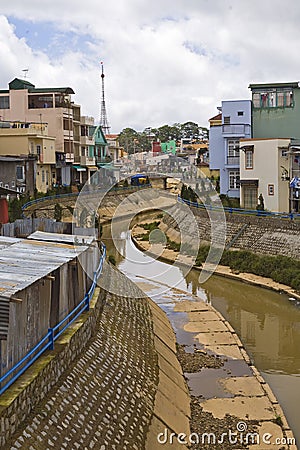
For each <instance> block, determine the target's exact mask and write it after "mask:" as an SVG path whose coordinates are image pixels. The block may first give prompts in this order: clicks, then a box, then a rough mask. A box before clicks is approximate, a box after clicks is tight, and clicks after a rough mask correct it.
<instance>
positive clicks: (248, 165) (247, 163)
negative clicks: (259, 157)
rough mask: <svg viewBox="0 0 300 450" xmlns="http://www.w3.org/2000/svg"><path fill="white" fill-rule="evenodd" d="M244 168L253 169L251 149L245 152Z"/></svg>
mask: <svg viewBox="0 0 300 450" xmlns="http://www.w3.org/2000/svg"><path fill="white" fill-rule="evenodd" d="M245 169H253V150H246V152H245Z"/></svg>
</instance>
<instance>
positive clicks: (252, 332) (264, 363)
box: [104, 231, 300, 443]
mask: <svg viewBox="0 0 300 450" xmlns="http://www.w3.org/2000/svg"><path fill="white" fill-rule="evenodd" d="M104 234H105V232H104ZM106 237H108V240H107V241H106V243H107V246H108V254H114V256H115V258H116V261H117V265H118V266H119V268H120V270H122V271H123V272H124V273H125V274H126V275H128V276H130V278H132V279H133V280H134V281H136V282H138V283H143V288H145V290H147V284H148V291H149V292H147V293H148V294H149V295H150V296H151V297H152V298H153V299H154V300H155V301H156V302H157V303H158V304H160V306H161V307H162V309H164V310H165V312H166V313H169V315H170V313H171V311H172V309H173V306H174V296H176V297H177V299H176V300H177V301H178V299H179V298H180V297H182V298H184V297H185V294H184V293H182V292H180V291H178V292H177V291H176V289H180V290H184V291H186V292H190V293H193V294H196V295H198V296H199V297H200V298H202V299H203V301H206V302H209V303H211V304H212V305H213V306H214V307H215V308H216V309H217V310H219V311H220V312H221V313H222V315H223V316H224V317H225V318H226V319H227V320H228V321H229V322H230V323H231V325H232V326H233V328H234V329H235V330H236V332H237V334H238V335H239V337H240V339H241V340H242V342H243V344H244V345H245V347H246V349H247V351H248V354H249V355H250V357H251V358H252V359H253V362H254V364H255V365H256V367H257V368H258V369H259V370H260V372H261V373H262V375H263V376H264V378H265V379H266V381H267V382H268V383H269V385H270V386H271V388H272V390H273V392H274V393H275V395H276V396H277V398H278V400H279V403H280V404H281V406H282V408H283V409H284V412H285V414H286V417H287V419H288V422H289V424H290V426H291V427H292V429H293V431H294V435H295V437H296V440H297V442H298V443H300V305H299V304H297V302H292V301H290V300H289V299H288V297H287V296H285V295H282V294H278V293H276V292H273V291H271V290H268V289H262V288H258V287H255V286H251V285H248V284H245V283H242V282H238V281H235V280H229V279H226V278H223V277H220V276H212V277H211V278H210V279H209V280H208V281H207V282H206V283H205V284H204V285H199V283H198V276H199V272H197V271H194V270H192V271H191V272H190V273H189V274H188V275H184V274H183V273H182V271H181V270H180V268H178V267H175V266H170V265H168V264H165V263H162V262H160V261H155V260H153V259H152V258H151V257H148V256H146V255H144V254H143V253H142V252H140V251H139V250H137V249H136V248H135V247H134V245H133V244H132V243H131V241H130V235H129V234H127V235H125V234H123V235H121V236H120V238H121V240H122V255H120V254H118V253H116V251H115V249H113V247H112V244H111V240H110V239H109V232H108V231H107V234H106ZM170 287H171V288H173V289H172V290H171V291H170ZM176 320H177V321H178V323H175V324H173V326H175V327H176V335H177V339H178V340H179V341H180V342H181V343H188V344H191V342H189V341H188V340H191V336H190V333H186V332H184V331H183V330H182V326H181V322H182V323H184V322H185V320H186V318H185V317H184V313H183V314H182V315H178V316H177V319H176ZM188 335H189V336H188ZM195 389H196V387H195Z"/></svg>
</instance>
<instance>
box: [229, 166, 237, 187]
mask: <svg viewBox="0 0 300 450" xmlns="http://www.w3.org/2000/svg"><path fill="white" fill-rule="evenodd" d="M239 187H240V172H239V170H231V171H230V172H229V189H238V188H239Z"/></svg>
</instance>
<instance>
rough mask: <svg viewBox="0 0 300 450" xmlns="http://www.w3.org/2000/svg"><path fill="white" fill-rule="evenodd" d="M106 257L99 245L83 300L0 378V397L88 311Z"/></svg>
mask: <svg viewBox="0 0 300 450" xmlns="http://www.w3.org/2000/svg"><path fill="white" fill-rule="evenodd" d="M105 257H106V247H105V245H104V244H101V257H100V261H99V265H98V267H97V269H96V271H95V272H94V277H93V282H92V284H91V287H90V288H89V290H88V292H87V293H86V294H85V296H84V298H83V300H81V302H80V303H79V304H78V305H77V306H76V307H75V308H74V309H73V310H72V311H71V312H70V313H69V314H68V315H67V316H66V317H64V318H63V319H62V320H61V321H60V322H59V323H58V324H56V325H55V326H54V327H53V328H49V329H48V333H47V334H46V335H45V336H44V337H43V338H42V339H41V340H40V341H39V342H38V343H37V344H36V345H35V346H34V347H33V348H32V349H31V350H30V351H29V352H28V353H27V354H26V355H25V356H24V357H23V358H22V359H20V361H18V362H17V363H16V364H15V365H14V366H13V367H12V368H11V369H9V370H8V371H7V372H6V373H5V374H4V375H3V376H2V377H1V378H0V386H1V388H0V395H1V394H3V392H5V391H6V389H8V388H9V386H11V385H12V384H13V383H14V382H15V381H16V380H17V379H18V378H19V377H20V376H21V375H22V374H23V373H24V372H25V371H26V370H27V369H28V368H29V367H30V366H31V365H32V364H33V363H34V361H36V360H37V359H38V358H39V357H40V356H41V355H42V354H43V353H44V352H45V351H46V350H53V349H54V342H55V341H56V339H57V338H58V337H59V336H60V335H61V334H62V333H63V332H64V331H65V330H66V329H67V328H68V327H69V326H70V325H71V324H72V323H73V322H74V321H75V320H76V319H77V318H78V317H79V316H80V315H81V314H82V313H83V312H85V311H89V309H90V300H91V298H92V297H93V294H94V292H95V289H96V286H97V280H98V278H99V276H100V275H101V273H102V269H103V263H104V260H105Z"/></svg>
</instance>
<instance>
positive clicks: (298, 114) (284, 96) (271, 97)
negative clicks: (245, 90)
mask: <svg viewBox="0 0 300 450" xmlns="http://www.w3.org/2000/svg"><path fill="white" fill-rule="evenodd" d="M249 88H250V89H251V92H252V105H253V111H252V116H253V118H252V120H253V121H252V128H253V133H252V134H253V137H254V138H295V139H300V127H299V122H300V87H299V82H292V83H263V84H250V85H249Z"/></svg>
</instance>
